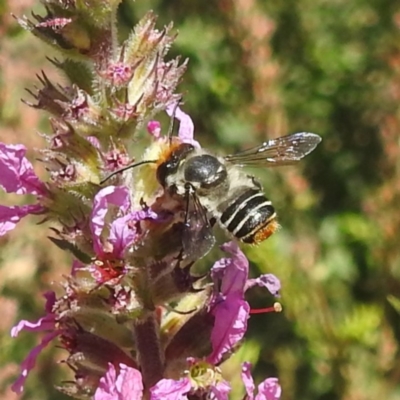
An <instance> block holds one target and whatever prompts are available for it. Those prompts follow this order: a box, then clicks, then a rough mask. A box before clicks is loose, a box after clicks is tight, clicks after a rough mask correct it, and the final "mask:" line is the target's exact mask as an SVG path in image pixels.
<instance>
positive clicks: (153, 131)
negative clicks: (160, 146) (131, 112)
mask: <svg viewBox="0 0 400 400" xmlns="http://www.w3.org/2000/svg"><path fill="white" fill-rule="evenodd" d="M147 132H149V133H150V135H151V136H153V137H154V139H159V138H160V136H161V124H160V123H159V122H158V121H149V122H148V124H147Z"/></svg>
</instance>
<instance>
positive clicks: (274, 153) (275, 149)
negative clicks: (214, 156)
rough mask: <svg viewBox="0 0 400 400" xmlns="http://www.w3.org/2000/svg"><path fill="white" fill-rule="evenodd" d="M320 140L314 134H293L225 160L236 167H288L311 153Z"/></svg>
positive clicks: (269, 141)
mask: <svg viewBox="0 0 400 400" xmlns="http://www.w3.org/2000/svg"><path fill="white" fill-rule="evenodd" d="M321 140H322V139H321V137H320V136H318V135H316V134H315V133H309V132H299V133H293V134H291V135H287V136H282V137H279V138H277V139H271V140H268V141H267V142H264V143H262V144H261V145H260V146H256V147H252V148H250V149H247V150H244V151H241V152H239V153H236V154H232V155H228V156H226V157H225V160H226V161H227V162H230V163H233V164H237V165H250V166H251V165H253V166H257V165H260V166H267V167H276V166H279V165H290V164H294V163H296V162H297V161H299V160H301V159H302V158H303V157H305V156H306V155H307V154H309V153H311V152H312V151H313V150H314V149H315V148H316V147H317V145H318V143H319V142H320V141H321Z"/></svg>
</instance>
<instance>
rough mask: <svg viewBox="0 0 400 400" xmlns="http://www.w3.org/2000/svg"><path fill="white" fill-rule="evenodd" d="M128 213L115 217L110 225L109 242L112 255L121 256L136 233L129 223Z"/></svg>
mask: <svg viewBox="0 0 400 400" xmlns="http://www.w3.org/2000/svg"><path fill="white" fill-rule="evenodd" d="M130 221H131V216H130V215H125V216H123V217H121V218H117V219H116V220H115V221H113V223H112V224H111V227H110V235H109V237H108V240H109V242H110V243H111V244H112V245H113V255H114V256H115V257H123V255H124V252H125V250H126V249H127V248H128V247H130V245H131V244H132V243H133V242H134V241H135V239H136V238H137V236H138V234H137V231H136V229H135V227H134V225H133V224H132V225H131V224H129V222H130Z"/></svg>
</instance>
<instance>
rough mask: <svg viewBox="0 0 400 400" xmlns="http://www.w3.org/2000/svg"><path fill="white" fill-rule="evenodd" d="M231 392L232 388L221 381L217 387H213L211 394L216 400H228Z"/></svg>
mask: <svg viewBox="0 0 400 400" xmlns="http://www.w3.org/2000/svg"><path fill="white" fill-rule="evenodd" d="M230 391H231V387H230V385H229V383H228V382H226V381H221V382H218V383H217V384H216V385H215V386H212V387H211V389H210V392H211V393H212V395H213V396H212V398H213V399H216V400H228V398H229V397H228V395H229V392H230Z"/></svg>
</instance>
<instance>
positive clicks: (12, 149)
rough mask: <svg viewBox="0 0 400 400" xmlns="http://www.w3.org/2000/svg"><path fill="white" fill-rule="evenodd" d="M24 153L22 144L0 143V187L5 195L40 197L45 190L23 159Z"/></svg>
mask: <svg viewBox="0 0 400 400" xmlns="http://www.w3.org/2000/svg"><path fill="white" fill-rule="evenodd" d="M25 153H26V148H25V146H23V145H22V144H15V145H6V144H4V143H0V186H2V187H3V188H4V190H5V191H6V192H7V193H17V194H27V193H30V194H35V195H42V194H44V193H45V192H46V188H45V186H44V184H43V182H41V181H40V180H39V178H38V177H37V176H36V174H35V172H34V170H33V167H32V164H31V163H30V162H29V161H28V159H27V158H25Z"/></svg>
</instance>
